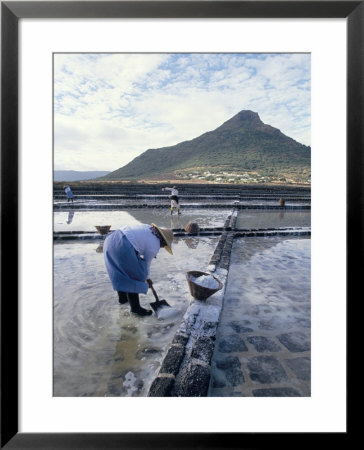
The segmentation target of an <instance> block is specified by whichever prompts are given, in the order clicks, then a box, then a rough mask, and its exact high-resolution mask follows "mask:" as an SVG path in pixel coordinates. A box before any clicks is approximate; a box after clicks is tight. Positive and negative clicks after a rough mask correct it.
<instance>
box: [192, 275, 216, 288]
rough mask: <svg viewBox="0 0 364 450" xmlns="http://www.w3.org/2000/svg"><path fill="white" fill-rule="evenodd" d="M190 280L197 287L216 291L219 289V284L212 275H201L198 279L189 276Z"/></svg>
mask: <svg viewBox="0 0 364 450" xmlns="http://www.w3.org/2000/svg"><path fill="white" fill-rule="evenodd" d="M190 280H191V281H193V282H194V283H195V284H198V285H199V286H202V287H205V288H209V289H217V288H218V287H219V283H218V282H217V280H215V278H214V277H213V276H212V275H201V276H200V277H192V276H191V277H190Z"/></svg>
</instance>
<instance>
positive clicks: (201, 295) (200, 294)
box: [186, 270, 223, 300]
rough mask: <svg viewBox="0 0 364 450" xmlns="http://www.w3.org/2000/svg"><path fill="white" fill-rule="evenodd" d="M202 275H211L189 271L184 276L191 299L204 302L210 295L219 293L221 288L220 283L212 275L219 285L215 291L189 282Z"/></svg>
mask: <svg viewBox="0 0 364 450" xmlns="http://www.w3.org/2000/svg"><path fill="white" fill-rule="evenodd" d="M202 275H211V274H210V273H206V272H199V271H197V270H191V271H190V272H187V274H186V278H187V283H188V286H189V288H190V293H191V295H192V297H194V298H196V299H197V300H206V299H207V298H208V297H210V296H211V295H212V294H215V292H217V291H219V290H220V289H222V287H223V284H222V283H221V281H220V280H219V279H218V278H216V277H215V276H213V275H212V276H213V277H214V278H215V280H216V281H217V282H218V283H219V287H218V288H216V289H211V288H207V287H204V286H200V285H199V284H196V283H195V282H193V281H192V280H191V277H194V278H198V277H201V276H202Z"/></svg>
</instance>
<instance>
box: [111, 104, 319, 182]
mask: <svg viewBox="0 0 364 450" xmlns="http://www.w3.org/2000/svg"><path fill="white" fill-rule="evenodd" d="M310 164H311V149H310V147H307V146H305V145H302V144H300V143H298V142H296V141H294V140H293V139H291V138H289V137H287V136H285V135H284V134H283V133H282V132H281V131H280V130H278V129H276V128H273V127H271V126H269V125H265V124H264V123H263V122H262V121H261V120H260V118H259V116H258V114H257V113H254V112H252V111H241V112H240V113H238V114H237V115H235V116H234V117H233V118H231V119H230V120H228V121H227V122H225V123H224V124H223V125H221V126H220V127H219V128H217V129H216V130H214V131H210V132H207V133H204V134H203V135H201V136H199V137H197V138H195V139H192V140H191V141H185V142H181V143H179V144H177V145H174V146H171V147H164V148H159V149H149V150H147V151H145V152H144V153H142V154H141V155H140V156H138V157H137V158H135V159H134V160H133V161H131V162H130V163H129V164H127V165H126V166H124V167H122V168H120V169H118V170H116V171H114V172H111V173H110V174H108V175H107V176H106V177H105V179H108V180H121V179H125V180H137V179H144V180H146V179H153V178H156V177H159V178H161V179H163V178H164V177H165V176H168V177H170V175H171V174H173V175H174V176H175V177H176V179H181V180H188V179H193V177H197V178H198V179H201V180H206V181H210V182H241V183H244V182H249V183H250V182H276V181H284V182H288V183H289V182H292V183H297V182H300V183H309V182H310ZM231 173H233V175H234V176H232V175H231ZM167 174H168V175H167ZM202 177H205V178H202ZM219 179H220V180H219ZM233 179H234V181H232V180H233ZM253 180H255V181H253Z"/></svg>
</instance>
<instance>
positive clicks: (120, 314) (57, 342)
mask: <svg viewBox="0 0 364 450" xmlns="http://www.w3.org/2000/svg"><path fill="white" fill-rule="evenodd" d="M217 239H218V238H198V239H197V238H188V239H175V242H174V244H173V252H174V255H173V256H171V255H169V254H168V253H167V252H165V251H164V250H161V251H160V252H159V254H158V255H157V259H156V260H155V261H154V262H153V263H152V268H151V274H150V275H151V278H152V280H153V282H154V286H155V289H156V291H157V293H158V295H159V298H160V299H163V298H164V299H166V300H167V301H168V303H169V304H170V305H171V306H172V308H171V309H173V312H174V314H172V315H171V314H165V315H164V316H163V317H162V318H160V319H157V317H156V316H155V314H153V315H152V316H149V317H145V318H139V317H136V316H134V315H131V314H130V312H129V307H128V306H126V305H119V304H118V301H117V295H116V293H115V292H114V291H113V289H112V287H111V284H110V282H109V279H108V276H107V273H106V269H105V266H104V261H103V254H102V253H101V252H100V249H101V247H100V243H99V242H98V243H95V242H79V241H72V242H66V243H55V245H54V379H53V381H54V395H55V396H66V397H67V396H145V395H146V394H147V392H148V389H149V384H150V383H151V381H152V379H153V377H154V376H155V374H156V371H157V370H158V369H159V366H160V363H161V360H162V357H163V355H164V352H165V350H166V348H167V347H168V345H169V344H170V342H171V340H172V338H173V336H174V333H175V331H176V329H177V328H178V326H179V324H180V322H181V319H182V316H183V314H184V313H185V311H186V309H187V307H188V305H189V302H190V299H191V297H190V294H189V290H188V285H187V281H186V277H185V273H186V272H187V271H188V270H205V269H206V267H207V265H208V262H209V259H210V257H211V255H212V253H213V251H214V249H215V246H216V243H217ZM101 251H102V250H101ZM140 300H141V305H142V306H144V307H146V308H149V303H151V302H154V301H155V299H154V297H153V295H152V293H151V292H150V291H148V294H147V295H140Z"/></svg>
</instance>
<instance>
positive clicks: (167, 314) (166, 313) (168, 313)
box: [157, 306, 179, 319]
mask: <svg viewBox="0 0 364 450" xmlns="http://www.w3.org/2000/svg"><path fill="white" fill-rule="evenodd" d="M178 312H179V311H178V310H176V309H175V308H172V307H171V308H170V307H169V306H161V307H160V308H159V309H158V312H157V317H158V319H170V318H171V317H174V316H175V315H177V314H178Z"/></svg>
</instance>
